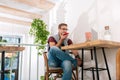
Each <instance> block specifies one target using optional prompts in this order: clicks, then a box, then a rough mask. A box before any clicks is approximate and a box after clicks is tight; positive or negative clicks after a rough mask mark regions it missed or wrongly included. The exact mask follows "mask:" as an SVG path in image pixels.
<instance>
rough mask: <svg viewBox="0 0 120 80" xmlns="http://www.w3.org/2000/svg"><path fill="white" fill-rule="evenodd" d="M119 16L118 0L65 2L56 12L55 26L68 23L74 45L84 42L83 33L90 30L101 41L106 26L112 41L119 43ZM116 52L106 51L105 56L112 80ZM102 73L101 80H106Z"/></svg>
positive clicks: (74, 0)
mask: <svg viewBox="0 0 120 80" xmlns="http://www.w3.org/2000/svg"><path fill="white" fill-rule="evenodd" d="M63 4H64V5H63ZM59 14H61V16H60V15H59ZM119 14H120V1H119V0H69V1H68V0H65V1H64V2H63V3H61V6H60V7H58V8H57V10H56V17H57V22H56V24H58V23H61V22H66V23H68V25H69V29H70V30H69V31H70V33H71V35H70V37H71V38H72V39H73V41H74V43H79V42H84V41H85V32H87V31H91V28H92V29H94V30H96V31H97V32H98V37H99V39H103V32H104V26H106V25H109V26H110V29H111V33H112V40H113V41H120V37H119V34H120V31H119V26H120V15H119ZM63 15H64V16H63ZM53 31H55V30H53ZM99 52H100V51H99ZM116 52H117V49H110V50H107V53H108V54H106V55H107V58H108V63H109V68H110V73H111V77H112V80H116V65H115V63H116ZM100 53H101V52H100ZM98 56H100V55H98ZM99 61H100V64H103V61H102V59H101V57H99ZM102 66H103V65H102ZM103 73H104V72H103ZM103 73H102V72H101V80H103V79H104V80H108V78H107V77H105V76H107V75H106V74H105V73H104V74H103Z"/></svg>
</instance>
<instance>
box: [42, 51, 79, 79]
mask: <svg viewBox="0 0 120 80" xmlns="http://www.w3.org/2000/svg"><path fill="white" fill-rule="evenodd" d="M43 56H44V61H45V78H44V79H45V80H49V76H50V75H51V74H53V73H54V74H56V76H54V80H56V79H57V78H58V77H62V73H63V70H62V68H60V67H58V68H51V67H49V66H48V58H47V52H44V53H43ZM72 80H78V67H77V68H73V70H72Z"/></svg>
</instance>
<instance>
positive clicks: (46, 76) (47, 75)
mask: <svg viewBox="0 0 120 80" xmlns="http://www.w3.org/2000/svg"><path fill="white" fill-rule="evenodd" d="M44 80H49V74H48V73H47V72H45V78H44Z"/></svg>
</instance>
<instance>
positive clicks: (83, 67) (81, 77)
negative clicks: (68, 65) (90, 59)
mask: <svg viewBox="0 0 120 80" xmlns="http://www.w3.org/2000/svg"><path fill="white" fill-rule="evenodd" d="M82 62H83V65H82V71H81V80H83V79H84V77H83V74H84V73H83V69H84V49H82Z"/></svg>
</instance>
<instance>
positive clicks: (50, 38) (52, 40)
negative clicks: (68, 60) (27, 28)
mask: <svg viewBox="0 0 120 80" xmlns="http://www.w3.org/2000/svg"><path fill="white" fill-rule="evenodd" d="M49 42H55V44H57V41H56V40H55V38H54V37H53V36H51V37H49V39H48V44H49ZM67 43H68V45H70V44H73V42H72V40H71V39H68V42H67ZM61 46H64V44H63V43H62V44H61ZM49 49H50V48H48V50H49Z"/></svg>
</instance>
